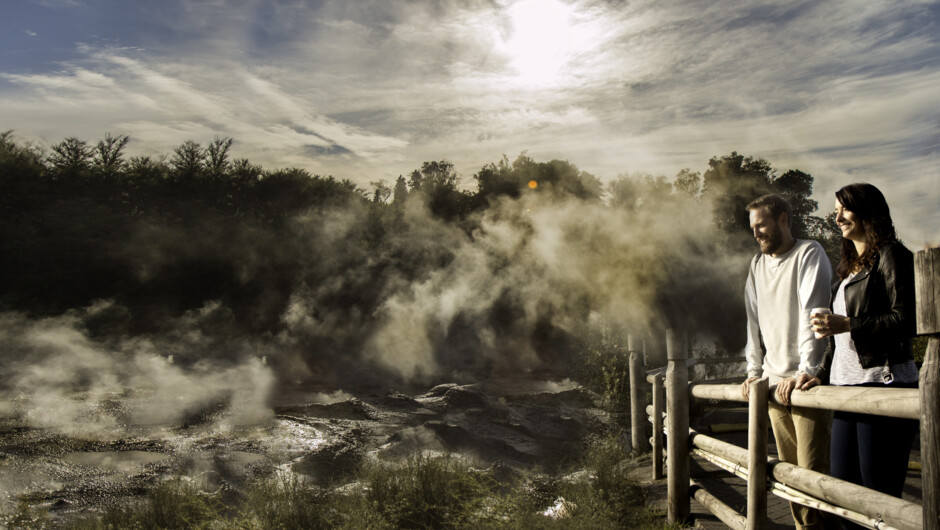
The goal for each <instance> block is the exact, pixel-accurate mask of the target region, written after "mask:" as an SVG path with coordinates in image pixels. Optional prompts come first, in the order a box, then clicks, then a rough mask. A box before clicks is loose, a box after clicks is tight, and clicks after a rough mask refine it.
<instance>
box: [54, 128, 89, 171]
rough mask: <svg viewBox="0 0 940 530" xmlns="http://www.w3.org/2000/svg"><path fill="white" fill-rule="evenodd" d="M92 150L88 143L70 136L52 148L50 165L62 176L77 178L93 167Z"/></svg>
mask: <svg viewBox="0 0 940 530" xmlns="http://www.w3.org/2000/svg"><path fill="white" fill-rule="evenodd" d="M91 161H92V149H91V148H90V147H88V143H87V142H85V141H84V140H79V139H78V138H76V137H74V136H69V137H68V138H66V139H65V140H62V141H61V142H59V143H57V144H55V145H53V146H52V153H51V154H50V155H49V163H50V164H51V165H52V167H53V168H54V169H55V171H56V173H58V174H59V175H62V176H72V177H74V176H77V175H79V174H82V173H85V172H86V171H88V169H89V168H90V167H91Z"/></svg>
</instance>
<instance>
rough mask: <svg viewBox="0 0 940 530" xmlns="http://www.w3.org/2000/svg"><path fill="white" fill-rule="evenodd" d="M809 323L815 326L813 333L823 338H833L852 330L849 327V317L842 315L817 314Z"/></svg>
mask: <svg viewBox="0 0 940 530" xmlns="http://www.w3.org/2000/svg"><path fill="white" fill-rule="evenodd" d="M809 323H810V324H812V325H813V331H815V332H816V333H818V334H820V335H822V336H823V337H831V336H833V335H838V334H839V333H846V332H848V331H851V330H852V328H851V327H850V326H849V317H844V316H842V315H833V314H828V313H827V314H819V313H817V314H816V315H815V316H814V317H813V318H811V319H810V320H809Z"/></svg>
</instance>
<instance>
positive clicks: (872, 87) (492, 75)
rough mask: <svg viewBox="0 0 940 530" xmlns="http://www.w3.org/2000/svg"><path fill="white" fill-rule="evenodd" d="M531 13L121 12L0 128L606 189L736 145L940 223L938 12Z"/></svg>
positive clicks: (209, 7)
mask: <svg viewBox="0 0 940 530" xmlns="http://www.w3.org/2000/svg"><path fill="white" fill-rule="evenodd" d="M527 2H528V0H460V1H452V2H430V1H428V2H408V3H388V2H378V1H369V2H341V1H338V0H322V1H313V0H310V1H303V2H246V3H242V4H240V5H230V4H229V3H226V2H189V1H183V0H179V1H175V2H171V3H169V4H167V5H166V6H165V7H164V8H161V9H159V10H156V9H152V8H140V7H136V8H135V7H128V6H124V7H121V8H117V9H118V10H117V12H116V13H115V14H113V16H114V17H115V22H114V23H115V24H122V23H126V24H127V25H128V27H131V26H133V25H135V24H137V25H141V27H142V28H143V29H146V31H140V32H138V33H137V34H135V36H133V37H132V36H130V32H125V31H122V32H121V33H120V35H119V36H117V37H114V39H115V40H117V42H118V43H119V44H120V45H122V46H125V47H123V48H117V47H113V46H111V45H109V46H108V47H103V46H101V45H84V47H80V48H79V50H80V52H81V58H80V59H78V60H75V59H73V60H72V62H70V63H68V64H62V65H61V66H60V67H59V68H58V69H57V70H56V71H45V72H39V73H36V72H30V73H24V72H18V71H7V72H4V73H2V75H3V79H4V80H5V81H6V83H5V84H4V85H2V87H0V102H2V103H3V106H4V108H5V109H15V110H9V111H5V113H4V124H3V125H4V127H6V128H14V129H16V130H17V131H18V133H19V134H23V135H27V136H29V135H32V136H38V137H42V138H45V139H47V140H48V141H58V139H60V138H61V137H64V136H67V135H78V136H82V137H87V138H95V137H98V136H100V135H102V134H103V133H104V132H106V131H111V132H114V133H129V134H131V135H132V136H133V137H134V138H135V140H137V142H136V144H135V147H136V148H140V149H144V148H147V149H152V150H157V151H162V152H166V151H167V150H169V149H171V148H172V147H173V146H175V145H177V144H178V143H179V142H181V141H182V140H184V139H186V136H185V135H192V136H193V137H194V138H195V139H197V140H199V141H205V140H208V139H211V138H212V137H213V136H215V135H229V136H232V137H234V138H235V139H236V140H237V141H238V142H239V143H238V145H237V153H236V154H237V156H246V157H249V158H251V159H252V160H254V161H255V162H258V163H262V164H264V165H265V166H266V167H282V166H288V165H289V166H299V167H306V168H308V169H310V170H311V171H314V172H317V173H332V174H335V175H337V176H341V177H350V178H353V179H356V180H357V181H359V182H361V183H363V184H365V183H366V182H368V181H370V180H375V179H376V178H377V177H381V178H394V177H395V176H397V175H398V174H401V173H405V172H407V171H409V170H410V169H413V168H415V167H417V166H419V165H420V164H421V162H422V161H424V160H430V159H439V158H448V159H450V160H452V161H454V162H455V164H456V165H457V167H458V168H459V170H460V171H461V172H462V173H463V174H464V175H465V177H468V176H469V175H471V174H472V173H473V172H474V171H476V170H477V169H478V168H479V167H480V166H481V165H482V164H483V163H486V162H489V161H492V160H495V159H496V158H498V157H499V156H500V155H502V154H503V153H506V154H509V155H510V156H512V155H514V154H516V153H518V152H521V151H523V150H528V151H529V153H530V154H531V155H533V156H535V157H538V158H548V157H558V158H565V159H569V160H571V161H573V162H575V163H577V164H578V165H579V166H581V167H582V168H583V169H586V170H588V171H591V172H593V173H595V174H597V175H598V176H599V177H601V178H604V179H607V178H612V177H614V176H615V175H616V174H618V173H620V172H624V171H633V170H642V171H650V172H661V173H664V174H667V175H671V174H674V173H675V172H676V171H678V170H679V169H681V168H683V167H691V168H693V169H704V166H705V163H706V161H707V160H708V158H710V157H711V156H715V155H721V154H727V153H728V152H730V151H731V150H738V151H739V152H744V153H748V154H753V155H757V156H764V157H767V158H768V159H769V160H770V161H771V162H772V163H773V164H774V165H775V166H778V167H799V168H800V169H803V170H805V171H808V172H810V173H812V174H814V175H815V176H816V178H817V189H818V190H820V194H819V198H820V200H821V202H822V201H823V199H824V198H825V200H826V201H828V196H829V195H830V192H831V190H833V189H835V188H836V187H838V186H839V185H842V184H844V183H846V182H847V181H848V180H857V179H867V180H870V181H873V182H876V183H877V182H880V183H883V184H885V185H888V183H893V182H896V181H903V182H904V185H901V186H895V187H894V189H905V188H907V187H909V188H910V189H912V190H913V189H920V190H926V193H927V197H928V205H927V206H924V207H923V209H921V210H918V211H917V212H916V213H912V214H911V216H912V217H911V218H909V219H900V220H899V225H900V226H901V230H902V233H907V234H910V236H909V237H914V238H915V239H927V238H928V236H929V235H930V234H931V233H936V232H938V231H940V220H937V218H936V214H935V213H933V212H934V210H936V208H935V207H934V206H929V205H930V204H932V205H935V204H937V203H940V191H938V190H937V186H936V185H935V184H933V179H935V178H936V173H935V169H933V168H935V167H936V157H937V155H936V153H937V148H938V134H937V130H938V123H940V111H938V110H937V109H940V105H938V104H940V96H938V95H937V94H936V91H935V90H932V89H931V88H932V87H934V86H936V82H937V80H938V79H937V78H938V76H940V53H937V51H938V34H937V32H936V31H935V30H933V29H932V28H934V27H935V25H936V23H937V19H938V14H940V8H938V7H937V5H936V3H935V2H924V1H917V0H909V1H903V2H895V3H892V4H891V5H882V4H877V3H867V4H863V5H861V4H858V3H857V2H849V1H836V2H826V3H822V4H820V3H818V2H811V1H799V2H789V3H785V4H781V3H779V2H775V1H770V0H763V1H754V2H747V3H744V4H741V3H740V2H733V1H731V0H719V1H715V2H708V3H705V4H702V3H692V2H688V1H680V0H671V1H656V2H653V1H649V0H640V1H636V2H630V3H622V2H605V1H603V0H573V1H570V0H559V1H558V2H556V3H554V4H553V3H552V2H547V3H544V2H543V3H542V4H541V5H542V8H541V9H534V10H529V9H528V8H527V6H530V4H529V3H527ZM59 4H60V5H62V3H61V2H59ZM66 4H68V2H66ZM530 7H531V6H530ZM84 9H94V7H93V6H86V7H85V8H84ZM54 12H55V13H62V12H67V9H65V8H63V9H60V10H55V11H54ZM552 28H554V29H552ZM95 29H96V31H98V32H101V31H102V29H103V28H95ZM541 30H552V32H550V33H540V31H541ZM31 31H36V32H37V33H42V34H44V35H45V34H46V33H47V32H46V31H44V30H43V28H41V27H33V28H31ZM115 31H116V30H115ZM131 39H133V42H131V41H130V40H131ZM540 39H541V40H540ZM105 40H107V36H105ZM85 42H99V41H96V40H94V39H92V38H88V39H86V41H85ZM533 43H535V44H539V43H541V45H540V46H530V45H531V44H533ZM542 49H547V50H549V51H551V54H550V55H544V56H542V55H539V50H542ZM890 198H891V197H889V199H890ZM898 201H900V202H909V201H910V202H912V203H914V204H919V201H918V200H916V198H915V197H912V196H910V195H904V196H901V197H898ZM929 201H932V202H929ZM923 219H928V221H929V222H930V223H932V224H928V225H926V226H925V225H924V224H923V222H922V221H923Z"/></svg>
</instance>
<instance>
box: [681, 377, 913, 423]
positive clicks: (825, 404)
mask: <svg viewBox="0 0 940 530" xmlns="http://www.w3.org/2000/svg"><path fill="white" fill-rule="evenodd" d="M776 389H777V387H776V386H772V387H770V391H769V396H768V397H769V398H770V399H773V400H774V402H775V403H778V404H781V405H782V403H780V401H779V400H778V399H777V396H776V393H775V392H776ZM691 392H692V396H693V397H697V398H700V399H715V400H721V401H740V402H746V401H745V399H744V396H742V395H741V385H740V384H734V385H710V384H701V383H699V384H692V385H691ZM790 401H791V402H792V404H793V405H794V406H796V407H804V408H810V409H825V410H839V411H843V412H860V413H863V414H877V415H879V416H890V417H892V418H906V419H911V420H917V419H920V392H919V391H918V390H917V389H916V388H875V387H848V386H827V385H823V386H817V387H813V388H811V389H809V390H805V391H804V390H799V391H794V392H793V394H791V395H790Z"/></svg>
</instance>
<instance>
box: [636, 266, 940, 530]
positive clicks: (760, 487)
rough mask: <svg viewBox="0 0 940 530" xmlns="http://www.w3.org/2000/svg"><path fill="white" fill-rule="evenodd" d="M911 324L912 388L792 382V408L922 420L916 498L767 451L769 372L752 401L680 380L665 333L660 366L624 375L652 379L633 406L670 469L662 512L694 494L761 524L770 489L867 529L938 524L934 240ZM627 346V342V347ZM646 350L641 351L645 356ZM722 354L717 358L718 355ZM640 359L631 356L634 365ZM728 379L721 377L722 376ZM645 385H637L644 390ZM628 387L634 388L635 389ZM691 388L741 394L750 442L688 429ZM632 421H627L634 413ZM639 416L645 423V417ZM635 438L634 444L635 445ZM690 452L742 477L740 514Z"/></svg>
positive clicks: (748, 524)
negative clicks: (915, 376) (919, 346)
mask: <svg viewBox="0 0 940 530" xmlns="http://www.w3.org/2000/svg"><path fill="white" fill-rule="evenodd" d="M914 263H915V295H916V296H915V297H916V300H917V304H916V310H917V318H916V320H917V332H918V333H919V334H921V335H926V336H927V337H928V343H927V350H926V353H925V355H924V362H923V364H922V366H921V369H920V382H919V388H910V389H908V388H878V387H840V386H827V385H823V386H817V387H814V388H812V389H809V390H806V391H794V392H793V393H792V394H791V396H790V401H791V404H792V405H793V406H795V407H805V408H815V409H826V410H835V411H844V412H853V413H863V414H875V415H880V416H889V417H895V418H905V419H919V420H920V448H921V477H922V480H923V495H922V497H923V506H921V505H918V504H917V503H913V502H910V501H906V500H903V499H899V498H896V497H892V496H890V495H886V494H884V493H879V492H876V491H873V490H870V489H868V488H865V487H862V486H859V485H856V484H852V483H849V482H846V481H843V480H840V479H837V478H835V477H831V476H828V475H825V474H823V473H818V472H816V471H812V470H809V469H805V468H801V467H798V466H795V465H793V464H789V463H786V462H781V461H779V460H777V459H776V458H769V457H768V456H767V446H768V444H767V431H768V425H767V423H768V422H767V419H768V418H767V404H768V403H769V402H770V400H773V401H775V402H777V403H779V401H778V400H777V398H776V395H775V392H774V391H775V389H776V387H773V386H769V385H768V384H767V383H768V381H767V379H766V378H765V379H762V380H760V381H758V386H757V387H756V388H755V387H752V389H754V390H756V391H753V392H751V400H750V401H747V400H745V399H744V397H743V395H742V393H741V384H740V382H737V383H735V384H714V383H717V381H713V382H712V384H703V383H693V384H690V383H689V380H688V367H689V366H690V364H691V363H690V361H692V362H694V359H688V345H687V344H682V345H680V344H679V342H678V341H677V340H676V338H675V335H674V333H673V331H672V330H667V332H666V348H667V359H668V362H667V365H666V366H665V367H663V368H660V369H656V370H651V371H647V372H645V378H643V377H642V376H639V377H637V376H635V375H634V374H631V383H632V384H636V383H635V382H636V381H639V382H640V384H642V385H643V386H645V384H646V383H649V384H652V387H653V388H652V405H650V406H646V407H642V406H636V404H634V405H633V406H632V413H633V415H634V416H636V415H638V414H643V415H644V416H647V417H648V419H649V421H650V422H652V423H653V430H652V438H651V440H650V442H651V444H652V448H653V478H654V479H660V478H662V477H663V465H662V464H663V458H662V453H663V434H664V431H665V434H666V437H667V438H668V444H666V446H665V453H666V462H667V464H668V474H666V479H667V486H668V500H667V521H668V522H669V523H681V522H685V521H687V520H688V517H689V515H690V506H689V499H690V496H691V497H694V498H695V499H696V500H697V501H699V502H700V503H701V504H702V505H703V506H705V507H706V508H708V509H709V510H710V511H712V513H714V514H715V515H716V516H718V517H719V518H720V519H721V520H722V521H723V522H724V523H725V524H727V525H728V526H729V527H730V528H748V529H751V528H764V527H765V526H766V523H767V521H766V496H767V493H768V492H771V493H773V494H775V495H778V496H780V497H782V498H784V499H787V500H789V501H791V502H796V503H799V504H803V505H805V506H810V507H813V508H817V509H820V510H824V511H828V512H831V513H834V514H836V515H839V516H840V517H843V518H845V519H848V520H850V521H852V522H855V523H858V524H860V525H863V526H867V527H869V528H876V529H880V530H889V529H927V530H933V529H940V248H935V249H927V250H923V251H920V252H918V253H916V254H915V259H914ZM631 350H632V348H631ZM644 357H645V355H644ZM726 360H730V359H720V360H719V361H721V362H724V361H726ZM641 369H642V366H636V367H635V366H634V363H632V364H631V371H635V372H636V373H637V375H638V374H639V372H640V370H641ZM721 382H722V383H726V382H727V380H722V381H721ZM644 392H645V391H644ZM639 395H640V393H639V392H637V393H634V394H633V396H639ZM692 397H695V398H699V399H707V400H721V401H736V402H748V405H749V417H748V436H749V439H748V446H749V448H748V449H744V448H741V447H737V446H735V445H732V444H728V443H726V442H722V441H720V440H717V439H715V438H712V437H709V436H706V435H704V434H700V433H697V432H695V431H694V430H691V429H689V403H690V399H691V398H692ZM634 421H635V420H634ZM644 425H646V424H645V423H644ZM635 445H636V444H635ZM690 453H694V454H696V455H699V456H701V457H703V458H706V459H708V460H709V461H711V462H713V463H715V464H716V465H718V466H719V467H722V468H724V469H725V470H727V471H729V472H731V473H732V474H734V475H737V476H739V477H741V478H744V479H746V480H747V481H748V504H747V514H746V516H744V515H741V514H740V513H738V512H737V511H735V510H734V509H733V508H730V507H728V506H727V505H725V504H724V503H722V502H721V501H720V500H719V499H717V498H716V497H715V496H714V495H712V494H711V493H709V492H708V491H707V490H706V489H705V488H704V487H702V485H700V484H697V483H695V482H694V481H692V480H691V477H690V475H689V455H690Z"/></svg>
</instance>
